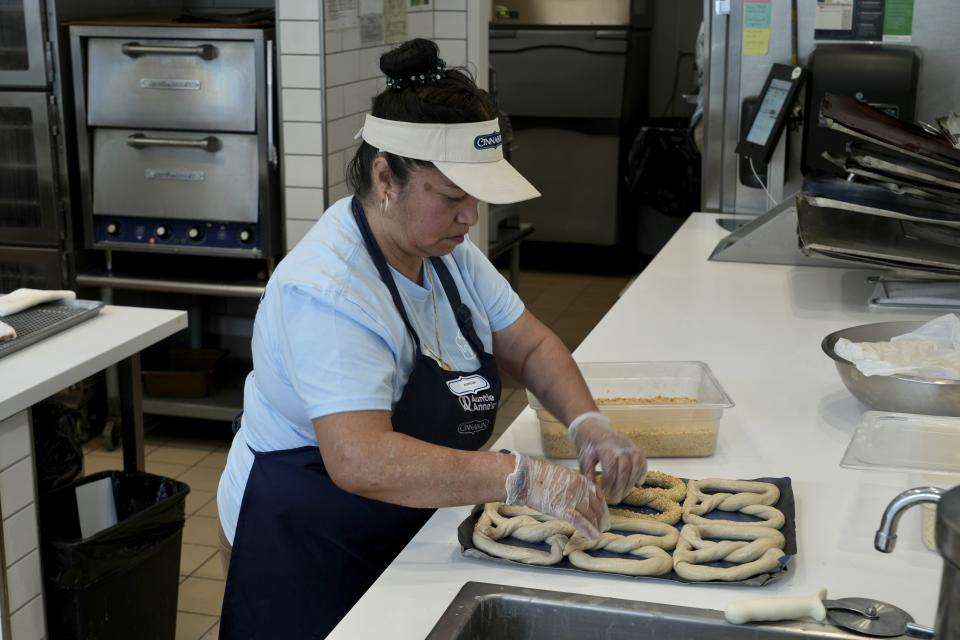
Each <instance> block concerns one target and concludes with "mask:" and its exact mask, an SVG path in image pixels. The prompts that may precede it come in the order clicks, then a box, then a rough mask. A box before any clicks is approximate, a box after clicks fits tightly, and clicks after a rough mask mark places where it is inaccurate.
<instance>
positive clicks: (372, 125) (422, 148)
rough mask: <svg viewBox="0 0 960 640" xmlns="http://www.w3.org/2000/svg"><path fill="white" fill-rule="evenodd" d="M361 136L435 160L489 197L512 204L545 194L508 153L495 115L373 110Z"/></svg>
mask: <svg viewBox="0 0 960 640" xmlns="http://www.w3.org/2000/svg"><path fill="white" fill-rule="evenodd" d="M357 136H358V137H363V139H364V141H366V143H367V144H369V145H370V146H372V147H376V148H377V149H379V150H381V151H388V152H390V153H393V154H396V155H398V156H403V157H405V158H413V159H415V160H427V161H429V162H432V163H433V164H434V166H435V167H436V168H437V169H438V170H439V171H440V173H442V174H443V175H445V176H446V177H447V178H449V179H450V180H451V181H452V182H453V183H454V184H455V185H457V186H458V187H460V188H461V189H463V190H464V191H466V192H467V193H469V194H470V195H471V196H473V197H474V198H477V199H479V200H483V201H484V202H490V203H492V204H507V203H510V202H520V201H521V200H529V199H531V198H536V197H537V196H539V195H540V192H539V191H537V190H536V189H535V188H534V187H533V185H532V184H530V183H529V182H527V179H526V178H524V177H523V176H522V175H520V172H519V171H517V170H516V169H514V168H513V166H512V165H511V164H510V163H509V162H507V161H506V160H504V159H503V147H502V146H501V142H502V139H501V137H500V123H499V122H497V121H496V120H487V121H485V122H463V123H457V124H428V123H420V122H401V121H399V120H384V119H383V118H377V117H374V116H371V115H368V116H367V117H366V120H364V123H363V129H361V130H360V131H359V132H358V133H357Z"/></svg>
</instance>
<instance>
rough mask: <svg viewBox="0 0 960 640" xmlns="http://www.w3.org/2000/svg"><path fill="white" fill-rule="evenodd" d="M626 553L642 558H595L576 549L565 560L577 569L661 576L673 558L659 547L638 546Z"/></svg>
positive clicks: (670, 564) (667, 571)
mask: <svg viewBox="0 0 960 640" xmlns="http://www.w3.org/2000/svg"><path fill="white" fill-rule="evenodd" d="M603 535H604V536H607V535H610V534H606V533H605V534H603ZM619 537H622V536H619ZM597 548H600V547H597ZM627 553H629V554H630V555H632V556H639V557H642V558H644V559H643V560H631V559H626V558H595V557H593V556H591V555H590V554H589V553H587V552H586V551H579V550H577V551H572V552H570V555H568V556H567V560H569V561H570V564H572V565H573V566H575V567H577V568H579V569H586V570H588V571H600V572H602V573H622V574H624V575H628V576H662V575H663V574H665V573H669V572H670V570H671V569H672V568H673V559H672V558H671V557H670V554H669V553H667V552H666V551H664V550H663V549H661V548H660V547H654V546H647V547H638V548H636V549H632V550H630V551H628V552H627Z"/></svg>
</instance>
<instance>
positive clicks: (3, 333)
mask: <svg viewBox="0 0 960 640" xmlns="http://www.w3.org/2000/svg"><path fill="white" fill-rule="evenodd" d="M16 337H17V330H16V329H14V328H13V327H11V326H10V325H8V324H7V323H6V322H0V342H3V341H4V340H13V339H14V338H16Z"/></svg>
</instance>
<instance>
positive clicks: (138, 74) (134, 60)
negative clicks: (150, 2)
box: [70, 25, 280, 258]
mask: <svg viewBox="0 0 960 640" xmlns="http://www.w3.org/2000/svg"><path fill="white" fill-rule="evenodd" d="M70 39H71V51H72V56H73V78H74V88H75V92H76V118H77V130H78V135H77V138H78V147H79V154H80V186H81V191H82V201H83V224H84V235H85V238H86V244H87V246H88V247H91V248H95V249H110V250H122V251H150V252H156V253H188V254H194V255H225V256H234V257H249V258H269V257H272V256H275V255H276V254H277V253H278V251H279V247H280V242H279V224H278V221H277V212H278V208H277V206H276V200H277V193H276V188H277V164H276V150H275V148H274V137H273V132H274V122H273V120H274V108H273V105H274V96H273V87H272V85H273V82H272V77H273V59H272V45H273V42H272V41H273V32H272V31H269V30H264V29H255V28H206V27H203V28H200V27H182V26H177V27H169V28H168V27H130V26H86V25H78V26H72V27H71V28H70Z"/></svg>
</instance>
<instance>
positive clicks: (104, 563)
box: [40, 471, 190, 640]
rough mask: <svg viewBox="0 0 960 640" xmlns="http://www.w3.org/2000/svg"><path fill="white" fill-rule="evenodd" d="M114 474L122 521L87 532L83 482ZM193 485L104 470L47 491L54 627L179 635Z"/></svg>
mask: <svg viewBox="0 0 960 640" xmlns="http://www.w3.org/2000/svg"><path fill="white" fill-rule="evenodd" d="M102 478H110V480H111V482H112V484H113V496H114V503H115V505H116V510H117V524H116V525H114V526H112V527H109V528H107V529H104V530H103V531H100V532H99V533H96V534H94V535H92V536H90V537H88V538H81V535H80V521H79V516H78V514H77V500H76V493H75V488H76V487H77V486H79V485H82V484H86V483H89V482H94V481H96V480H100V479H102ZM189 492H190V487H188V486H187V485H186V484H184V483H182V482H177V481H176V480H172V479H170V478H163V477H161V476H156V475H153V474H149V473H143V472H137V473H128V472H124V471H104V472H101V473H96V474H94V475H91V476H87V477H85V478H81V479H80V480H78V481H77V482H74V483H73V484H72V485H70V486H68V487H64V488H62V489H58V490H56V491H53V492H51V493H49V494H47V495H46V496H44V497H43V500H42V503H41V509H40V534H41V549H42V559H43V573H44V588H45V592H46V603H47V604H46V610H47V629H48V631H49V635H50V638H51V639H52V640H59V639H61V638H76V639H80V638H82V639H84V640H87V639H93V638H96V639H98V640H101V639H110V638H132V637H136V638H143V639H146V638H153V639H156V640H174V638H175V636H176V626H177V590H178V587H179V582H180V580H179V574H180V542H181V538H182V536H183V523H184V506H185V502H186V497H187V494H188V493H189Z"/></svg>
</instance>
